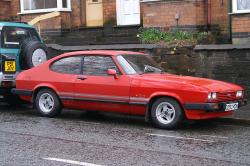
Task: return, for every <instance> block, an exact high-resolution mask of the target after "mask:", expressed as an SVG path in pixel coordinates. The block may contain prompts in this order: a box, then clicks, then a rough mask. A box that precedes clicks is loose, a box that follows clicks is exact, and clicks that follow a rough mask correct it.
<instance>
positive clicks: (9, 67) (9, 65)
mask: <svg viewBox="0 0 250 166" xmlns="http://www.w3.org/2000/svg"><path fill="white" fill-rule="evenodd" d="M4 71H5V72H7V73H13V72H16V61H5V62H4Z"/></svg>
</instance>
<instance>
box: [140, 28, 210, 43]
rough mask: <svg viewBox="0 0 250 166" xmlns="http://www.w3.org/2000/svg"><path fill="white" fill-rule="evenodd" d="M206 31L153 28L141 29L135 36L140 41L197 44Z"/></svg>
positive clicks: (202, 38)
mask: <svg viewBox="0 0 250 166" xmlns="http://www.w3.org/2000/svg"><path fill="white" fill-rule="evenodd" d="M207 35H208V34H207V32H198V33H192V32H185V31H179V30H176V31H173V32H164V31H161V30H158V29H155V28H150V29H141V30H140V32H139V34H138V35H137V37H139V39H140V41H141V42H142V43H162V42H164V43H167V44H171V43H172V44H181V43H183V42H184V43H186V44H187V43H189V44H197V43H199V41H202V40H204V39H205V38H206V37H207Z"/></svg>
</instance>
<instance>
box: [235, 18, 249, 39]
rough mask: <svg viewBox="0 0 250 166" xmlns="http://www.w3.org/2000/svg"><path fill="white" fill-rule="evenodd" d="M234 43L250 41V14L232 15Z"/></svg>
mask: <svg viewBox="0 0 250 166" xmlns="http://www.w3.org/2000/svg"><path fill="white" fill-rule="evenodd" d="M232 36H233V43H235V44H240V43H250V14H234V15H232Z"/></svg>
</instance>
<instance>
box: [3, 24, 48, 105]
mask: <svg viewBox="0 0 250 166" xmlns="http://www.w3.org/2000/svg"><path fill="white" fill-rule="evenodd" d="M47 56H48V52H47V47H46V46H45V44H43V42H42V40H41V38H40V36H39V35H38V33H37V31H36V29H35V28H34V27H32V26H30V25H28V24H25V23H15V22H0V95H3V96H4V99H5V101H6V102H8V103H9V104H11V105H13V104H17V103H18V101H19V100H18V98H17V97H16V96H13V95H12V94H11V92H10V89H11V88H13V87H15V78H16V75H17V74H18V73H19V72H20V71H22V70H26V69H29V68H32V67H34V66H37V65H39V64H41V63H42V62H44V61H46V60H47V58H48V57H47Z"/></svg>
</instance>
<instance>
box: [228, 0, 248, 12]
mask: <svg viewBox="0 0 250 166" xmlns="http://www.w3.org/2000/svg"><path fill="white" fill-rule="evenodd" d="M232 2H233V3H232V4H233V12H234V13H250V0H232Z"/></svg>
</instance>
